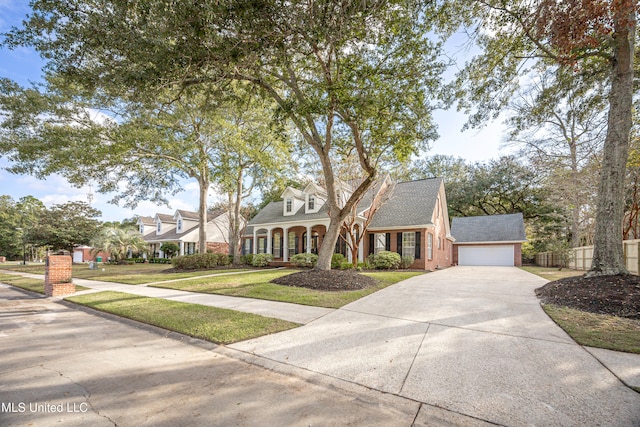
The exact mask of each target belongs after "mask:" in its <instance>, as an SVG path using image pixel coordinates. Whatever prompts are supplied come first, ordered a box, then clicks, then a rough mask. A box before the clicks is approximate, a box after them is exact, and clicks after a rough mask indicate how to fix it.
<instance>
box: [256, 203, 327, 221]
mask: <svg viewBox="0 0 640 427" xmlns="http://www.w3.org/2000/svg"><path fill="white" fill-rule="evenodd" d="M283 203H284V202H283V201H282V200H279V201H277V202H271V203H269V204H268V205H267V206H265V207H264V208H262V210H260V212H258V214H257V215H256V216H254V217H253V218H252V219H251V221H249V225H255V224H272V223H286V222H291V221H304V220H308V219H328V218H329V214H328V213H327V205H326V204H324V205H322V206H321V207H320V209H319V210H318V212H315V213H308V214H305V213H304V209H305V207H304V205H303V206H301V207H300V208H299V209H298V210H297V211H296V213H295V214H293V215H287V216H284V215H283V212H284V207H283Z"/></svg>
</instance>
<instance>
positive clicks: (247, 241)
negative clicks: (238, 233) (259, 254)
mask: <svg viewBox="0 0 640 427" xmlns="http://www.w3.org/2000/svg"><path fill="white" fill-rule="evenodd" d="M250 253H251V239H244V254H245V255H246V254H250Z"/></svg>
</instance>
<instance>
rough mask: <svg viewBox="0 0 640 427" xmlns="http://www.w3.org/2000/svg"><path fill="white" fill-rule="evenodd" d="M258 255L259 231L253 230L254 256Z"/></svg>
mask: <svg viewBox="0 0 640 427" xmlns="http://www.w3.org/2000/svg"><path fill="white" fill-rule="evenodd" d="M257 253H258V230H257V229H256V228H255V227H254V228H253V254H254V255H256V254H257Z"/></svg>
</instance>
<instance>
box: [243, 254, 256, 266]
mask: <svg viewBox="0 0 640 427" xmlns="http://www.w3.org/2000/svg"><path fill="white" fill-rule="evenodd" d="M240 264H245V265H253V254H246V255H242V256H241V257H240Z"/></svg>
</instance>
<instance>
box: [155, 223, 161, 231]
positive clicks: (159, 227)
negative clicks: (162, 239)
mask: <svg viewBox="0 0 640 427" xmlns="http://www.w3.org/2000/svg"><path fill="white" fill-rule="evenodd" d="M161 229H162V223H161V222H159V221H158V226H157V227H156V232H157V233H160V230H161Z"/></svg>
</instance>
